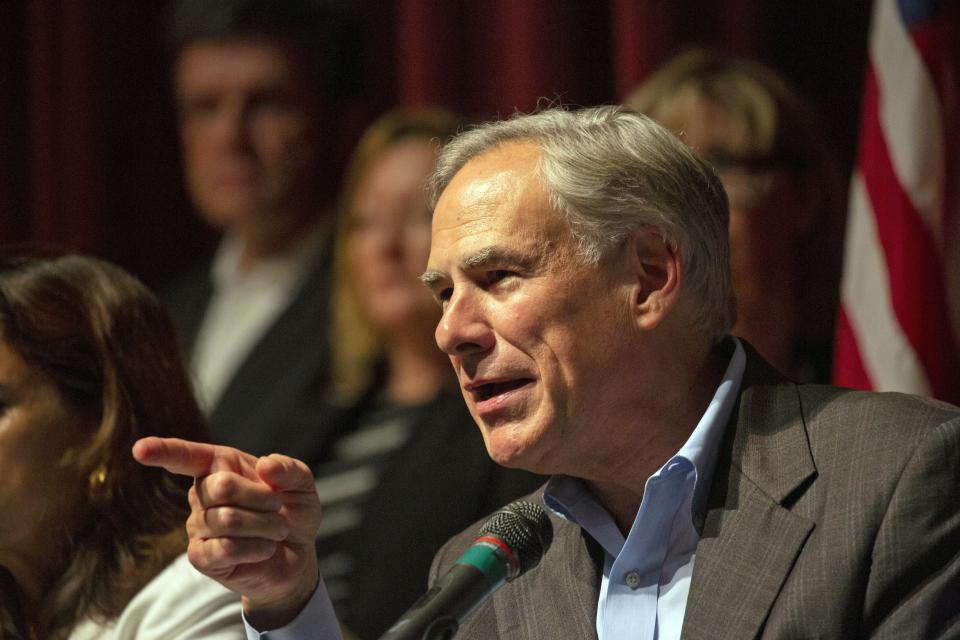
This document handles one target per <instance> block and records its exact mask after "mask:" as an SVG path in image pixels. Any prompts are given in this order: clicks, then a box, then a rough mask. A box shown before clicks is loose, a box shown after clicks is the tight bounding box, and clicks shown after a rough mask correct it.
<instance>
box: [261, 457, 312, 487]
mask: <svg viewBox="0 0 960 640" xmlns="http://www.w3.org/2000/svg"><path fill="white" fill-rule="evenodd" d="M256 471H257V475H258V476H260V479H261V480H262V481H263V482H265V483H266V484H267V485H269V486H270V487H271V488H272V489H273V490H274V491H291V492H310V493H313V492H314V491H316V489H315V488H314V485H313V473H312V472H311V471H310V468H309V467H307V465H306V464H304V463H303V462H301V461H300V460H297V459H296V458H291V457H289V456H284V455H280V454H279V453H274V454H271V455H269V456H264V457H262V458H260V459H259V460H257V467H256Z"/></svg>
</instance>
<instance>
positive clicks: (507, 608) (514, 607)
mask: <svg viewBox="0 0 960 640" xmlns="http://www.w3.org/2000/svg"><path fill="white" fill-rule="evenodd" d="M542 495H543V494H542V492H541V493H540V496H539V497H540V498H541V499H542ZM547 513H548V514H549V517H550V520H551V521H552V523H553V528H554V531H553V533H554V540H553V545H551V547H550V549H549V550H548V551H547V555H548V556H549V555H554V554H555V557H559V558H565V559H566V558H569V560H568V561H561V562H550V561H549V560H548V559H547V558H546V557H545V558H544V562H543V564H544V565H549V567H550V570H543V569H544V567H536V568H534V569H533V570H531V571H530V573H528V574H527V575H525V576H523V577H522V578H520V579H519V580H517V581H516V582H514V583H512V584H509V585H507V586H505V587H504V588H503V589H502V590H501V592H502V593H501V594H498V595H502V596H507V597H500V598H496V597H495V598H494V606H495V608H496V617H497V625H498V629H497V631H498V636H497V637H499V638H515V639H517V640H539V639H540V638H584V639H586V638H596V637H597V625H596V620H597V593H598V592H599V585H600V570H599V568H598V567H597V564H596V555H597V554H596V551H599V552H600V553H601V554H602V550H600V549H599V546H598V545H596V543H594V542H593V541H592V540H590V539H589V538H588V537H587V536H586V535H585V534H584V533H583V530H582V529H581V528H580V527H579V526H577V525H575V524H573V523H571V522H568V521H567V520H564V519H562V518H559V517H557V516H556V515H554V514H553V513H552V512H550V511H549V510H548V511H547ZM592 545H593V546H595V547H596V548H592ZM600 557H601V558H602V555H601V556H600Z"/></svg>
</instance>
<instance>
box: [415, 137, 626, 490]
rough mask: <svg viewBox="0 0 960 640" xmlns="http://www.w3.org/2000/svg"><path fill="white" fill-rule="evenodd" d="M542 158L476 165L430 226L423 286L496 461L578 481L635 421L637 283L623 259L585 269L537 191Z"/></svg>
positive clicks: (507, 150)
mask: <svg viewBox="0 0 960 640" xmlns="http://www.w3.org/2000/svg"><path fill="white" fill-rule="evenodd" d="M539 153H540V152H539V149H538V148H537V147H536V146H535V145H533V144H531V143H521V142H513V143H508V144H505V145H502V146H500V147H497V148H495V149H494V150H491V151H488V152H486V153H484V154H482V155H480V156H478V157H475V158H474V159H473V160H471V161H470V162H468V163H467V164H466V165H465V166H464V168H463V169H461V170H460V171H459V172H458V173H457V175H456V176H454V178H453V180H452V181H451V183H450V185H449V186H448V187H447V188H446V190H445V191H444V192H443V194H442V196H441V198H440V200H439V202H438V203H437V207H436V211H435V213H434V218H433V232H432V246H431V252H430V258H429V262H428V268H427V272H426V273H425V274H424V276H423V279H424V281H425V282H426V283H427V284H428V286H429V287H430V288H431V290H432V291H433V293H434V295H435V297H436V298H437V299H438V300H439V301H440V303H441V306H442V308H443V316H442V318H441V320H440V322H439V324H438V325H437V330H436V339H437V343H438V344H439V345H440V347H441V348H442V349H443V350H444V351H445V352H446V353H447V354H448V355H449V356H450V360H451V362H452V364H453V367H454V370H455V371H456V373H457V376H458V378H459V381H460V385H461V388H462V390H463V395H464V398H465V399H466V402H467V405H468V407H469V409H470V411H471V413H472V414H473V416H474V418H475V419H476V421H477V423H478V424H479V426H480V429H481V431H482V433H483V437H484V441H485V442H486V446H487V450H488V452H489V453H490V456H491V457H492V458H493V459H494V460H495V461H497V462H499V463H501V464H504V465H506V466H510V467H522V468H525V469H528V470H531V471H536V472H540V473H554V472H560V473H570V472H571V471H573V470H576V469H578V468H579V467H578V465H582V459H583V458H585V457H587V456H585V453H584V452H585V451H587V450H588V448H592V449H594V450H596V446H595V445H596V443H595V442H594V439H595V438H596V437H597V435H598V433H599V432H600V431H598V429H599V430H602V428H603V427H594V425H603V424H605V423H607V424H613V423H615V422H616V421H617V420H619V419H623V417H624V416H625V415H627V414H628V412H627V404H628V402H627V401H626V400H625V397H624V396H625V395H626V396H629V394H624V393H623V388H622V386H621V385H618V384H611V381H617V379H618V375H619V372H621V371H627V370H628V369H627V367H633V368H635V364H633V363H631V362H630V357H629V356H630V353H633V352H632V351H631V350H630V349H628V348H623V347H625V344H626V342H625V341H628V340H631V339H632V336H633V330H632V328H631V319H630V318H631V316H630V303H629V301H630V296H631V294H630V291H631V284H632V282H631V278H630V275H629V273H628V272H627V270H626V269H624V268H623V263H624V261H623V260H620V259H615V258H610V259H606V260H604V261H601V264H600V265H590V264H585V263H584V262H583V261H582V260H581V259H580V258H579V256H578V255H577V253H576V244H575V241H574V240H573V238H572V236H571V234H570V231H569V227H568V226H567V224H566V223H565V222H564V221H563V220H562V218H561V217H560V216H559V215H558V214H557V213H556V212H554V211H553V209H552V208H551V206H550V204H549V200H548V197H547V194H546V192H545V191H544V189H543V187H542V186H541V184H540V181H539V177H538V174H537V173H536V165H537V161H538V158H539Z"/></svg>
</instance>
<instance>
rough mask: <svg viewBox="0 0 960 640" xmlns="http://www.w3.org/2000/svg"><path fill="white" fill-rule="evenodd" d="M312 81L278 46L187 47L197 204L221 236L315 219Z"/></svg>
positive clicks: (188, 156)
mask: <svg viewBox="0 0 960 640" xmlns="http://www.w3.org/2000/svg"><path fill="white" fill-rule="evenodd" d="M310 84H311V83H310V80H309V76H308V74H306V73H305V71H304V69H303V68H302V65H301V63H300V60H299V58H298V57H297V56H296V54H295V53H294V52H293V51H292V50H291V49H289V48H287V47H285V46H283V45H282V44H281V43H279V42H277V41H273V40H257V39H249V40H247V39H244V40H223V41H220V40H214V41H200V42H197V43H194V44H191V45H189V46H187V47H186V48H185V49H184V50H183V52H182V53H181V54H180V56H179V58H178V59H177V63H176V66H175V68H174V91H175V94H176V103H177V109H178V113H179V119H180V142H181V151H182V154H183V165H184V170H185V172H186V176H185V178H186V184H187V188H188V191H189V193H190V196H191V198H192V199H193V203H194V205H195V206H196V208H197V209H198V210H199V212H200V213H201V214H202V215H203V217H204V218H205V219H206V221H207V222H208V223H210V224H211V225H213V226H215V227H218V228H239V229H241V230H242V229H243V228H245V227H248V226H254V227H255V226H257V225H263V224H274V225H284V224H297V223H299V222H302V219H303V218H304V217H306V216H308V215H311V214H312V213H314V211H313V208H314V207H315V206H316V203H313V202H311V200H312V190H311V180H312V178H313V177H314V176H313V173H314V171H315V170H316V158H315V154H316V153H317V150H316V149H315V148H314V145H315V130H314V127H315V125H316V122H315V120H316V118H317V113H316V109H317V105H316V104H315V101H314V100H313V98H312V96H311V93H310V92H311V87H310Z"/></svg>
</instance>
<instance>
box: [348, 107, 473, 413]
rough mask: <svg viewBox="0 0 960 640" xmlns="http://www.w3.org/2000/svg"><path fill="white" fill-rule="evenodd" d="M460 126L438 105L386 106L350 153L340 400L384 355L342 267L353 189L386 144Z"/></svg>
mask: <svg viewBox="0 0 960 640" xmlns="http://www.w3.org/2000/svg"><path fill="white" fill-rule="evenodd" d="M460 125H461V121H460V120H459V119H458V118H457V117H456V116H454V115H453V114H452V113H450V112H448V111H445V110H442V109H396V110H393V111H389V112H387V113H386V114H384V115H382V116H381V117H380V118H378V119H377V120H376V121H375V122H374V123H373V124H371V125H370V126H369V127H368V128H367V130H366V131H365V132H364V134H363V136H362V137H361V138H360V141H359V142H358V143H357V146H356V149H355V150H354V152H353V155H352V156H351V158H350V162H349V163H348V165H347V170H346V173H345V175H344V181H343V188H342V190H341V194H340V201H339V215H338V226H337V237H336V242H335V263H334V265H335V266H334V276H333V283H334V322H333V338H334V339H333V341H332V349H333V361H334V370H335V371H336V375H335V376H334V383H333V394H334V400H335V401H336V402H337V403H339V404H350V403H352V402H355V401H356V400H357V399H358V398H359V397H360V396H361V394H363V393H364V392H365V391H367V390H368V389H369V388H370V386H371V385H372V384H373V382H374V378H375V375H376V373H377V370H376V367H377V364H378V363H379V360H380V358H381V356H382V354H383V336H382V334H381V333H380V331H379V330H378V329H377V328H376V327H375V326H374V325H373V323H372V322H371V321H370V319H369V318H368V317H367V316H366V314H365V313H364V312H363V310H362V306H361V304H360V302H359V300H358V298H357V295H358V292H357V291H356V288H355V287H354V286H353V280H352V276H351V274H350V271H349V268H348V266H347V256H346V247H347V243H348V240H349V235H350V225H351V219H352V215H353V211H352V210H351V208H352V206H353V201H354V199H355V197H356V194H357V189H358V188H359V186H360V183H361V182H362V181H363V179H364V177H365V176H366V174H367V172H368V171H369V170H370V167H371V166H372V165H373V163H374V162H375V161H376V160H377V158H379V157H380V156H381V155H382V154H383V153H384V151H386V150H387V149H388V148H390V147H392V146H393V145H395V144H397V143H399V142H401V141H405V140H410V139H422V140H429V141H433V142H435V143H436V144H437V146H438V148H439V147H441V146H442V145H443V144H445V143H446V142H447V140H449V139H450V138H451V137H452V136H454V135H455V134H456V133H457V131H458V130H459V128H460ZM424 188H426V185H424Z"/></svg>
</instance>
